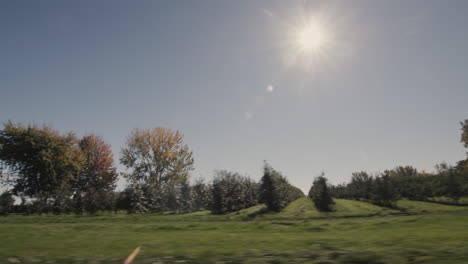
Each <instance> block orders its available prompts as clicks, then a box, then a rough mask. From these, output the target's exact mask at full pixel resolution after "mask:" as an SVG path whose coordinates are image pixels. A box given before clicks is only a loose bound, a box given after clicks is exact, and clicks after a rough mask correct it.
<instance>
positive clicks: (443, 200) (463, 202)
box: [429, 197, 468, 205]
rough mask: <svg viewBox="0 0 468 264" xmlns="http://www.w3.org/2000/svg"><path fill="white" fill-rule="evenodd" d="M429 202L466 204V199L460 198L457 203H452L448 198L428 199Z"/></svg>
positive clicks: (467, 200)
mask: <svg viewBox="0 0 468 264" xmlns="http://www.w3.org/2000/svg"><path fill="white" fill-rule="evenodd" d="M429 200H430V201H434V202H440V203H449V204H455V205H456V204H462V205H463V204H464V205H466V204H468V197H461V198H460V199H458V201H454V200H453V199H452V198H449V197H432V198H430V199H429Z"/></svg>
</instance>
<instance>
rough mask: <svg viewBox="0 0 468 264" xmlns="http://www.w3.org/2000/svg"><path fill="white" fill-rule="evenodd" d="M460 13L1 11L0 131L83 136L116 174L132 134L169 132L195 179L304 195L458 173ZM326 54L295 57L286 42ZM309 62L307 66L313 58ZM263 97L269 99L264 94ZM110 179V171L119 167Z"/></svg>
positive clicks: (351, 4)
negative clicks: (1, 125)
mask: <svg viewBox="0 0 468 264" xmlns="http://www.w3.org/2000/svg"><path fill="white" fill-rule="evenodd" d="M467 10H468V2H467V1H462V0H460V1H455V0H454V1H430V0H428V1H426V0H424V1H423V0H417V1H393V0H392V1H390V0H389V1H371V0H369V1H326V2H325V1H165V2H163V1H104V0H103V1H47V0H44V1H2V3H1V4H0V39H1V41H0V89H1V96H0V121H2V122H5V121H7V120H12V121H14V122H24V123H30V122H36V123H38V124H42V123H47V124H51V125H52V126H53V127H55V128H56V129H58V130H60V131H62V132H66V131H75V132H76V133H77V134H78V135H79V136H82V135H84V134H86V133H95V134H97V135H99V136H101V137H103V139H104V140H105V141H106V142H108V143H110V144H111V145H112V149H113V151H114V155H115V158H116V160H118V157H119V152H120V148H121V147H123V146H124V143H125V139H126V137H127V135H128V134H129V133H130V132H131V131H132V129H134V128H152V127H157V126H162V127H167V128H170V129H174V130H176V129H177V130H180V131H181V132H182V133H184V134H185V142H186V143H187V144H188V145H189V147H191V149H192V150H193V152H194V157H195V167H196V170H195V171H194V173H193V176H194V177H199V176H203V177H205V178H206V179H208V180H209V179H211V177H212V175H213V170H217V169H227V170H234V171H238V172H241V173H245V174H249V175H250V176H252V177H253V178H255V179H259V178H260V177H261V171H262V164H263V160H268V161H269V162H270V163H271V165H272V166H273V167H274V168H276V169H278V170H280V171H282V172H283V173H284V174H285V175H286V176H288V178H289V179H290V181H291V182H292V183H293V184H295V185H297V186H298V187H301V188H302V189H303V190H307V189H308V188H309V186H310V184H311V182H312V180H313V178H314V177H315V176H317V175H318V174H319V173H320V172H321V171H324V172H325V175H326V176H327V177H328V178H329V179H330V181H331V182H332V183H339V182H343V181H347V180H349V178H350V177H351V173H352V172H354V171H359V170H368V171H371V172H373V171H382V170H384V169H389V168H393V167H395V166H397V165H413V166H415V167H417V168H418V169H420V170H422V169H424V170H427V171H432V170H433V166H434V165H435V164H436V163H439V162H442V161H446V162H449V163H454V162H455V161H457V160H460V159H463V158H464V157H465V150H464V149H463V146H462V144H461V143H460V142H459V141H460V125H459V121H461V120H464V119H466V118H468V104H467V101H468V86H467V84H468V51H467V47H468V31H467V29H466V26H467V25H468V16H466V11H467ZM309 15H310V16H320V17H325V18H326V24H327V28H326V30H328V33H329V34H330V35H333V41H330V43H328V44H327V45H324V47H323V50H321V52H320V54H315V55H310V54H296V55H298V56H297V59H296V60H293V61H292V62H290V63H287V62H286V61H287V58H288V57H291V54H294V47H291V45H290V43H291V28H294V26H295V25H297V21H298V20H300V19H299V18H301V17H304V16H306V17H307V16H309ZM319 55H320V56H319ZM269 86H271V88H270V89H268V87H269ZM119 169H122V167H120V166H119Z"/></svg>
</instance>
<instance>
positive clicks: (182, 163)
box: [120, 127, 193, 212]
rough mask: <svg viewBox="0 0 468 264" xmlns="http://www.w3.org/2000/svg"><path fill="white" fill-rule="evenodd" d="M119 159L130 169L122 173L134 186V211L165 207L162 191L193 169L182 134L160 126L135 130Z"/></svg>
mask: <svg viewBox="0 0 468 264" xmlns="http://www.w3.org/2000/svg"><path fill="white" fill-rule="evenodd" d="M120 162H121V163H122V164H123V165H124V166H126V167H127V169H129V170H130V172H129V173H125V174H124V176H125V178H126V179H127V181H128V182H129V183H130V186H129V187H130V188H133V189H134V190H133V191H132V193H133V194H132V197H133V198H132V199H131V200H132V201H133V202H132V203H131V204H132V206H133V209H132V211H134V212H145V211H162V210H164V208H165V206H166V204H164V203H165V197H164V196H165V194H164V193H163V191H164V190H169V189H172V188H176V185H177V184H180V183H183V182H185V181H187V180H188V178H189V176H190V175H189V173H190V171H191V170H193V157H192V152H191V151H190V150H189V148H188V147H187V145H184V144H183V135H182V134H181V133H179V132H178V131H176V132H173V131H171V130H169V129H165V128H160V127H158V128H154V129H147V130H141V129H136V130H134V131H133V132H132V134H131V135H130V137H129V138H128V140H127V143H126V147H125V148H123V149H122V156H121V158H120ZM166 201H167V200H166ZM138 203H141V204H138Z"/></svg>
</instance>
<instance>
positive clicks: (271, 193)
mask: <svg viewBox="0 0 468 264" xmlns="http://www.w3.org/2000/svg"><path fill="white" fill-rule="evenodd" d="M302 196H304V193H302V191H301V190H300V189H299V188H297V187H294V186H292V185H291V184H289V182H288V180H287V179H286V177H284V176H283V175H282V174H281V173H280V172H278V171H276V170H274V169H273V168H272V167H271V166H270V165H269V164H268V163H266V162H265V165H264V168H263V177H262V179H261V180H260V201H261V202H263V203H265V204H266V205H267V207H268V209H269V210H272V211H280V210H281V209H283V208H284V207H286V206H287V205H288V204H289V203H290V202H292V201H294V200H296V199H299V198H300V197H302Z"/></svg>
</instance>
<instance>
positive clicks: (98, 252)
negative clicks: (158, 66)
mask: <svg viewBox="0 0 468 264" xmlns="http://www.w3.org/2000/svg"><path fill="white" fill-rule="evenodd" d="M398 206H401V207H405V208H406V210H408V211H409V212H411V213H412V214H411V215H408V214H405V213H404V212H401V211H398V210H390V209H387V208H382V207H378V206H374V205H371V204H368V203H364V202H358V201H348V200H339V199H337V200H336V212H332V213H319V212H317V211H316V210H315V208H314V207H313V205H312V203H311V201H310V200H308V198H306V197H304V198H301V199H299V200H296V201H295V202H293V203H291V204H290V205H289V206H288V207H287V208H285V210H284V211H282V212H279V213H264V211H263V210H264V208H265V206H264V205H258V206H255V207H252V208H248V209H245V210H242V211H239V212H236V213H232V214H229V215H211V214H210V213H209V212H208V211H202V212H196V213H190V214H185V215H158V214H152V215H127V214H116V215H114V214H106V215H100V216H74V215H58V216H57V215H46V216H19V215H12V216H7V217H0V234H1V237H2V243H1V245H0V263H122V260H123V259H124V258H125V256H126V255H127V254H129V253H130V251H131V250H132V249H133V248H135V247H137V246H142V251H141V253H140V255H139V256H138V257H137V259H136V261H135V264H138V263H184V262H185V263H381V264H382V263H392V264H393V263H466V259H468V251H467V250H466V245H467V243H468V224H467V223H468V207H456V206H445V205H439V204H433V203H424V202H414V201H400V202H398ZM252 214H253V215H256V217H249V215H252ZM368 216H373V217H368ZM442 242H443V243H442Z"/></svg>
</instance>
